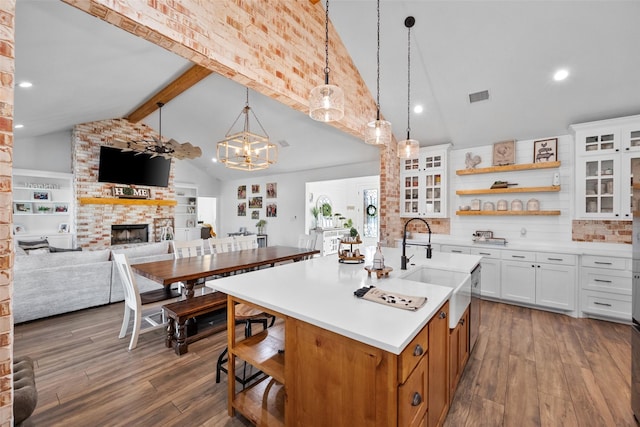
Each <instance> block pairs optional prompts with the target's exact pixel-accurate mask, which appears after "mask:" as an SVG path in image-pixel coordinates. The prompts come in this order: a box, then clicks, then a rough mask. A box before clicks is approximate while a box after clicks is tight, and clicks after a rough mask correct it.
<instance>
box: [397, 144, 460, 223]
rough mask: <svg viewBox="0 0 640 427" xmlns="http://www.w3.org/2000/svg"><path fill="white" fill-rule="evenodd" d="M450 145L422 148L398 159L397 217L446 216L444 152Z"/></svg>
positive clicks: (445, 154) (445, 161)
mask: <svg viewBox="0 0 640 427" xmlns="http://www.w3.org/2000/svg"><path fill="white" fill-rule="evenodd" d="M449 148H450V144H445V145H436V146H432V147H423V148H421V149H420V154H419V156H418V158H416V159H401V160H400V216H402V217H426V218H443V217H446V216H447V155H448V152H449Z"/></svg>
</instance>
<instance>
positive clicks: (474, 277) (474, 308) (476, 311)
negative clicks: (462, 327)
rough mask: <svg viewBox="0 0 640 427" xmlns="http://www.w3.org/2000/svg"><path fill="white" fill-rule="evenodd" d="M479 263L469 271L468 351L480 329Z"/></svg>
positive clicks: (470, 349) (471, 348)
mask: <svg viewBox="0 0 640 427" xmlns="http://www.w3.org/2000/svg"><path fill="white" fill-rule="evenodd" d="M480 268H481V267H480V264H478V265H477V266H476V268H474V269H473V271H472V272H471V304H470V305H469V353H471V352H472V351H473V346H474V345H475V344H476V341H477V340H478V333H479V331H480V289H481V286H482V285H481V284H480Z"/></svg>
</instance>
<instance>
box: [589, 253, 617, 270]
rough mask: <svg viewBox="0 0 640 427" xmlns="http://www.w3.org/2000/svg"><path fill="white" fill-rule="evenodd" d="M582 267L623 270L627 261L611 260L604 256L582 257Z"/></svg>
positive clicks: (611, 258)
mask: <svg viewBox="0 0 640 427" xmlns="http://www.w3.org/2000/svg"><path fill="white" fill-rule="evenodd" d="M582 266H583V267H597V268H610V269H612V270H625V269H626V268H627V260H626V259H624V258H613V257H606V256H595V255H583V256H582Z"/></svg>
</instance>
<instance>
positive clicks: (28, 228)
mask: <svg viewBox="0 0 640 427" xmlns="http://www.w3.org/2000/svg"><path fill="white" fill-rule="evenodd" d="M72 182H73V176H72V175H71V174H67V173H60V172H45V171H36V170H27V169H14V170H13V231H14V234H15V238H16V240H40V239H44V238H46V239H47V240H49V244H50V245H51V246H55V247H61V248H71V247H72V245H73V237H74V235H75V224H74V197H73V188H72Z"/></svg>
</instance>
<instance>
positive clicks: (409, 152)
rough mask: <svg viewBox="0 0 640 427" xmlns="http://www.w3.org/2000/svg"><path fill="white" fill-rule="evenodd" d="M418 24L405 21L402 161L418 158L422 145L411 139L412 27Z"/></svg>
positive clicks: (413, 20) (399, 149) (400, 148)
mask: <svg viewBox="0 0 640 427" xmlns="http://www.w3.org/2000/svg"><path fill="white" fill-rule="evenodd" d="M415 23H416V20H415V18H414V17H413V16H408V17H407V19H405V20H404V26H405V27H407V70H408V71H407V139H405V140H404V141H400V142H398V157H400V158H401V159H414V158H416V157H418V154H419V151H420V143H419V142H418V141H417V140H415V139H411V125H410V123H411V122H410V118H411V27H413V25H414V24H415Z"/></svg>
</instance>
